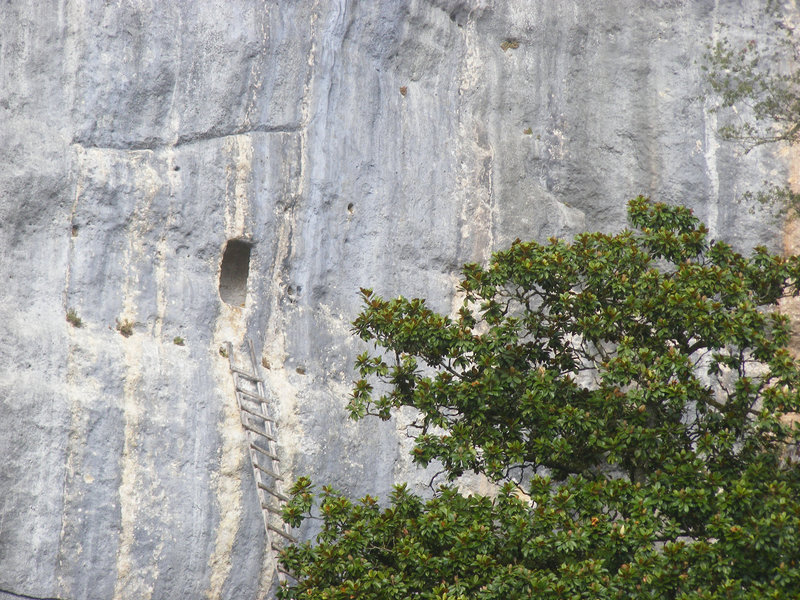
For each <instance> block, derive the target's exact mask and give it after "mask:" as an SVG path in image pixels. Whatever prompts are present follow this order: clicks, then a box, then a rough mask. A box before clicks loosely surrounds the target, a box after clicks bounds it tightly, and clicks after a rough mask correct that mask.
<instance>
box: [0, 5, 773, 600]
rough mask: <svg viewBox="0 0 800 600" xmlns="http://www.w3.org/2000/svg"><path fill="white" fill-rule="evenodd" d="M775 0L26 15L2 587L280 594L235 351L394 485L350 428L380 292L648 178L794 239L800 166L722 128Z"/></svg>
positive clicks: (3, 230) (378, 485)
mask: <svg viewBox="0 0 800 600" xmlns="http://www.w3.org/2000/svg"><path fill="white" fill-rule="evenodd" d="M718 4H719V6H718ZM755 4H756V3H750V2H725V3H717V2H714V1H712V0H708V1H694V0H692V1H689V0H662V1H658V2H653V1H644V0H641V1H638V2H631V1H629V0H616V1H611V2H596V3H590V2H583V1H579V0H571V1H568V0H563V1H559V2H552V1H549V0H525V1H517V2H501V1H500V0H408V1H386V2H358V1H356V0H326V1H323V2H319V1H313V2H312V1H311V0H297V1H295V2H281V1H278V0H270V1H267V0H264V1H255V0H202V1H198V2H178V1H166V2H153V1H146V0H133V1H130V2H123V3H109V2H102V1H100V0H75V1H71V2H64V1H60V2H53V3H40V2H24V1H22V0H11V1H10V2H4V3H2V4H0V248H2V254H0V282H2V284H1V286H0V293H2V299H3V302H2V303H1V304H0V323H2V325H1V326H0V365H2V366H0V456H2V457H3V459H2V461H0V590H3V591H2V592H0V597H9V598H13V597H16V596H14V594H18V595H24V597H42V598H45V597H47V598H49V597H57V598H62V599H67V598H70V599H78V598H119V599H128V598H130V599H146V598H155V599H158V598H186V599H189V598H191V599H194V598H202V597H206V598H212V599H213V598H237V599H245V598H260V597H264V596H265V595H267V594H268V589H269V586H270V581H271V576H272V565H271V563H270V561H269V560H268V557H267V555H266V553H265V544H264V533H263V531H262V522H261V517H260V514H259V511H258V504H257V499H256V495H255V490H254V486H253V482H252V477H251V474H250V471H249V465H248V463H247V456H246V453H245V447H244V438H243V435H242V432H241V430H240V427H239V422H238V415H237V412H236V410H235V406H234V398H233V394H232V383H231V379H230V374H229V372H228V369H227V360H226V359H224V358H223V357H221V356H220V354H219V351H218V350H219V348H220V346H221V345H222V344H223V343H224V342H227V341H231V342H233V343H234V346H236V347H237V348H241V347H242V346H241V345H242V343H243V341H244V340H245V339H246V338H250V339H252V340H253V341H254V342H255V344H256V348H257V351H258V352H260V353H261V356H262V357H263V358H264V360H265V362H266V363H268V364H269V366H270V368H269V369H268V370H265V371H264V373H265V375H266V377H267V383H268V387H269V388H270V393H271V395H272V396H273V397H274V411H275V414H276V415H277V416H278V418H279V423H280V425H279V427H280V435H281V442H282V446H283V450H284V456H285V464H286V465H287V466H288V469H289V471H290V473H292V474H294V475H297V474H301V473H311V474H312V475H313V477H314V478H315V479H316V480H318V481H327V482H331V483H333V484H334V485H336V486H338V487H340V488H342V489H345V490H348V491H349V492H351V493H353V494H364V493H367V492H371V493H377V494H381V495H383V494H385V493H386V491H387V490H388V489H389V487H390V485H391V484H392V483H393V482H394V481H396V480H400V479H405V478H411V479H415V478H416V474H415V473H414V471H413V469H412V468H411V466H410V462H409V460H408V457H407V455H406V453H405V451H404V449H403V448H402V442H401V440H402V436H400V435H399V434H398V433H397V430H396V425H395V424H394V423H391V422H390V423H373V422H363V423H359V424H352V423H349V422H347V420H346V413H345V410H344V404H345V401H346V395H347V393H348V391H349V382H350V380H351V377H352V375H351V368H352V361H353V357H354V356H355V353H356V352H358V351H360V349H361V346H360V344H359V343H358V342H357V341H356V340H354V339H353V338H352V336H351V335H350V331H349V322H350V321H351V320H352V318H353V317H354V316H355V314H356V313H357V311H358V308H359V307H358V303H357V290H358V288H359V286H369V287H373V288H375V290H376V291H377V292H378V293H380V294H382V295H395V294H399V293H402V294H404V295H423V296H426V297H428V298H429V299H430V301H431V304H432V305H433V306H434V307H435V308H437V309H440V310H445V311H446V310H449V309H450V307H451V294H452V291H453V285H454V283H455V282H456V281H457V275H458V267H459V266H460V265H461V264H462V263H464V262H467V261H483V260H485V259H486V258H488V256H489V254H490V252H491V251H492V250H496V249H500V248H502V247H503V246H505V245H507V244H508V243H509V242H511V241H512V240H513V239H514V238H516V237H522V238H536V239H544V238H546V237H547V236H551V235H560V236H569V235H572V234H574V233H575V232H577V231H580V230H583V229H602V230H609V231H611V230H617V229H619V228H621V227H622V226H623V225H624V207H625V202H626V200H627V199H629V198H630V197H632V196H635V195H637V194H640V193H643V194H648V195H651V196H652V197H654V198H657V199H660V200H665V201H669V202H681V203H685V204H688V205H690V206H692V207H694V208H695V209H696V211H697V213H698V214H699V215H700V216H701V217H703V218H704V219H705V220H706V221H707V222H708V224H709V225H710V227H711V230H712V232H713V235H714V236H716V237H721V238H725V239H727V240H730V241H731V242H733V243H734V244H735V245H736V246H738V247H740V248H743V249H746V248H748V247H750V246H752V245H754V244H756V243H766V244H767V245H770V246H771V247H773V248H778V247H780V243H781V239H780V227H779V223H777V222H776V221H775V220H774V219H772V218H771V217H770V216H769V215H768V214H767V213H765V212H763V211H756V212H754V213H751V212H750V210H749V208H750V207H749V206H748V205H747V204H742V203H738V202H737V199H739V198H741V195H742V193H743V192H744V191H745V190H746V189H748V188H751V189H752V188H755V187H757V186H758V185H759V183H760V182H761V180H762V179H763V178H764V177H765V176H767V175H769V174H770V173H772V175H775V174H777V176H778V177H781V176H782V173H783V172H784V171H785V169H786V164H785V162H786V159H784V158H782V157H780V156H776V155H774V152H773V151H772V150H771V149H767V150H764V151H761V152H760V153H753V154H751V155H748V157H747V160H744V159H741V158H740V157H738V156H737V155H736V154H735V149H734V148H731V147H728V146H725V145H720V144H719V143H718V141H717V139H716V137H715V131H716V121H715V116H714V115H713V114H712V113H711V112H710V110H709V109H710V108H711V106H712V103H711V102H710V101H708V100H704V99H702V97H701V95H702V85H701V84H702V74H701V72H700V70H699V66H698V64H697V61H698V59H699V58H700V56H701V54H702V51H703V48H704V44H705V43H707V42H708V41H709V40H711V39H712V37H713V36H714V35H715V31H717V29H716V25H717V24H718V23H720V22H728V23H731V24H733V31H734V33H735V34H736V35H742V36H752V37H758V36H760V35H765V34H766V33H765V32H768V31H769V30H768V29H763V23H762V22H761V21H762V19H761V15H760V14H759V12H758V8H757V7H756V6H755ZM723 5H724V6H723ZM230 239H241V240H245V241H247V242H249V243H250V244H251V256H250V265H249V279H248V284H247V286H248V287H247V290H246V292H247V294H246V301H245V304H244V306H229V305H228V304H226V303H224V302H222V300H221V298H220V295H219V269H220V261H221V257H222V252H223V249H224V247H225V244H226V242H227V241H228V240H230ZM70 309H73V310H74V311H75V312H76V314H77V315H78V316H79V317H80V319H81V320H82V326H81V327H75V326H72V325H71V324H69V323H68V322H67V321H66V318H65V316H66V314H67V312H68V310H70ZM126 322H128V323H131V324H133V332H132V335H130V336H129V337H125V336H123V335H121V334H120V333H119V332H118V331H117V326H118V324H125V323H126ZM176 337H181V338H183V339H184V340H185V345H183V346H180V345H177V344H175V343H174V340H175V338H176ZM415 480H416V479H415ZM419 485H423V484H422V483H420V484H419Z"/></svg>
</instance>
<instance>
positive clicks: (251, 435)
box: [227, 340, 297, 583]
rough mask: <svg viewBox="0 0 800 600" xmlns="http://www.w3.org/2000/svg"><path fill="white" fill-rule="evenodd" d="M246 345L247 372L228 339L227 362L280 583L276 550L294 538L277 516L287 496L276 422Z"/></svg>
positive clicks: (283, 574) (283, 577) (283, 576)
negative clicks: (239, 365)
mask: <svg viewBox="0 0 800 600" xmlns="http://www.w3.org/2000/svg"><path fill="white" fill-rule="evenodd" d="M247 347H248V350H249V354H250V364H251V371H250V372H248V371H246V370H244V369H241V368H239V367H237V366H236V363H235V361H234V356H233V346H232V344H231V343H230V342H228V343H227V349H228V363H229V364H230V369H231V375H233V385H234V389H235V390H236V403H237V405H238V406H239V414H240V416H241V420H242V427H244V430H245V434H246V435H247V441H248V447H249V450H250V464H251V465H252V467H253V478H254V479H255V483H256V490H257V492H258V500H259V502H260V504H261V512H262V513H263V515H264V528H265V530H266V533H267V547H268V552H269V553H270V555H271V556H272V560H273V562H274V564H275V571H276V572H277V574H278V581H279V582H280V583H283V582H285V581H286V580H287V574H286V572H285V571H284V570H283V569H282V568H281V566H280V563H279V562H278V553H279V552H280V551H281V550H282V549H283V547H284V545H285V544H286V543H287V542H290V543H294V542H296V541H297V540H296V538H295V537H294V536H293V535H292V532H291V529H290V528H289V525H287V524H286V523H284V522H283V521H282V519H281V509H282V508H283V505H284V504H285V503H286V502H288V501H289V498H288V497H287V496H286V495H285V494H284V493H283V489H282V487H283V477H282V476H281V468H280V458H279V457H278V443H277V442H278V439H277V435H276V424H275V420H274V419H272V418H271V417H270V416H269V411H268V408H267V397H266V393H265V389H264V380H263V379H262V378H261V377H260V376H259V369H258V362H257V361H256V353H255V350H254V349H253V342H252V341H250V340H247Z"/></svg>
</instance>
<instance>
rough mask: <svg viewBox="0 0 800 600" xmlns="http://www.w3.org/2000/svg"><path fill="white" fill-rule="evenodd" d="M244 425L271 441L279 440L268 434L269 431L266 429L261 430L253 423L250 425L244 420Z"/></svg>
mask: <svg viewBox="0 0 800 600" xmlns="http://www.w3.org/2000/svg"><path fill="white" fill-rule="evenodd" d="M242 427H244V428H245V429H246V430H247V431H251V432H253V433H255V434H256V435H260V436H261V437H263V438H267V439H268V440H269V441H270V442H277V441H278V440H276V439H275V438H274V437H272V436H271V435H270V434H268V433H266V432H264V431H260V430H258V429H256V428H254V427H253V426H252V425H249V424H248V423H245V422H244V421H242Z"/></svg>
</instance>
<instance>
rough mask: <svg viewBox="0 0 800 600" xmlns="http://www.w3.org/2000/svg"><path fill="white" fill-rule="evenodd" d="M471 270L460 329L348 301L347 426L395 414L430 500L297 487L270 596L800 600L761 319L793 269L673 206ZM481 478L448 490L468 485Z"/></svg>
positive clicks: (767, 326)
mask: <svg viewBox="0 0 800 600" xmlns="http://www.w3.org/2000/svg"><path fill="white" fill-rule="evenodd" d="M628 214H629V220H630V222H631V224H632V226H633V228H634V229H633V230H625V231H623V232H622V233H619V234H617V235H613V236H612V235H605V234H602V233H591V234H583V235H580V236H577V237H576V239H575V241H574V242H572V243H568V242H564V241H560V240H555V239H553V240H550V242H549V243H548V244H544V245H542V244H538V243H536V242H526V243H523V242H520V241H516V242H515V243H514V244H512V246H511V247H510V248H509V249H508V250H506V251H504V252H499V253H497V254H495V255H494V256H493V258H492V260H491V262H490V264H489V265H488V267H485V268H484V267H481V266H479V265H477V264H468V265H466V266H465V267H464V270H463V276H464V279H463V281H462V283H461V286H460V291H461V292H462V293H463V294H464V295H465V300H464V304H463V306H462V307H461V309H460V311H459V313H458V316H456V317H453V318H451V317H448V316H445V315H440V314H437V313H435V312H433V311H431V310H430V309H429V308H428V307H427V306H426V304H425V301H424V300H420V299H406V298H402V297H400V298H396V299H393V300H384V299H382V298H380V297H378V296H376V295H375V294H373V292H372V291H370V290H362V296H363V302H364V307H363V310H362V312H361V314H360V315H359V316H358V318H357V319H356V320H355V322H354V329H355V332H356V333H357V334H358V335H359V336H360V337H361V338H362V339H363V340H366V341H367V342H371V343H372V344H373V345H374V348H375V350H374V351H373V352H367V353H364V354H363V355H361V356H359V358H358V360H357V369H358V371H359V373H360V377H361V378H360V379H359V380H358V381H357V382H356V384H355V387H354V390H353V394H352V398H351V400H350V404H349V408H350V412H351V414H352V416H353V418H355V419H360V418H362V417H364V416H366V415H376V416H377V417H379V418H381V419H388V418H390V417H391V415H392V413H393V411H395V410H396V409H399V408H401V407H412V408H413V409H415V410H416V413H417V415H418V418H417V419H416V421H415V422H414V424H413V427H414V428H415V429H414V431H415V432H416V433H415V442H414V448H413V458H414V460H415V461H416V462H417V463H419V464H420V465H429V464H440V465H441V467H442V469H443V474H444V476H446V477H447V478H448V479H449V480H450V481H451V482H450V483H449V484H447V485H443V486H441V487H439V488H438V490H437V491H436V493H434V494H433V497H432V498H428V499H425V498H421V497H418V496H416V495H414V494H412V493H410V492H409V490H408V488H407V487H405V486H403V485H401V486H398V487H396V488H395V490H394V492H393V494H392V495H391V497H390V498H389V500H388V503H387V504H386V505H385V506H381V505H380V504H379V502H378V500H377V499H375V498H371V497H365V498H362V499H360V500H358V501H354V500H350V499H348V498H347V497H345V496H344V495H342V494H340V493H338V492H336V491H334V490H332V489H330V488H323V489H322V492H321V494H319V495H316V493H315V492H314V488H313V485H312V483H311V482H310V481H309V480H308V479H306V478H301V479H300V480H298V481H297V483H296V484H295V485H294V487H293V490H292V500H291V502H290V503H289V504H288V506H287V507H286V509H285V510H284V518H285V519H286V520H287V521H288V522H290V523H292V524H293V525H299V524H300V523H301V522H302V521H303V520H304V519H307V518H312V517H313V518H318V519H320V531H319V534H318V536H317V538H316V540H315V542H314V543H310V542H304V543H300V544H297V545H295V546H291V547H289V548H288V549H287V550H285V551H284V553H283V555H282V561H283V564H284V566H285V567H286V568H287V569H288V570H289V571H290V572H291V574H292V575H293V576H294V578H295V579H296V582H295V583H294V584H293V585H292V586H291V587H285V588H283V589H282V590H281V592H280V595H281V597H282V598H309V599H323V598H324V599H330V600H333V599H350V598H376V599H378V598H380V599H390V598H391V599H395V598H396V599H405V598H425V599H428V598H429V599H441V600H444V599H446V598H481V599H489V598H497V599H501V598H502V599H504V600H505V599H513V598H548V599H549V598H570V599H573V598H575V599H577V598H586V599H605V598H609V599H611V598H658V599H662V598H675V599H678V598H682V599H688V598H704V599H712V598H713V599H716V598H720V599H722V598H725V599H729V598H752V599H756V598H758V599H762V598H797V597H798V590H800V468H798V467H797V465H796V464H795V463H794V462H792V460H791V458H790V457H789V456H788V455H789V454H791V452H790V450H791V449H792V448H793V447H794V444H796V443H797V442H798V441H800V435H798V431H797V429H796V428H793V427H792V426H791V425H790V423H789V422H788V421H789V420H790V419H787V418H786V417H787V415H790V414H791V413H793V412H795V411H800V397H799V396H798V389H800V388H798V383H800V369H798V365H797V364H796V363H795V362H794V360H793V359H792V357H791V356H790V353H789V351H788V349H787V343H788V339H789V331H788V325H787V319H786V317H785V316H783V315H781V314H780V313H778V312H777V311H776V302H777V301H778V300H779V299H780V298H781V297H782V296H784V295H789V294H791V295H795V294H797V293H798V292H797V282H798V278H800V259H798V258H797V257H790V258H781V257H778V256H772V255H770V254H769V253H768V252H767V251H766V250H765V249H764V248H757V249H756V250H755V251H754V252H753V254H752V255H751V256H750V257H749V258H745V257H743V256H741V255H740V254H737V253H736V252H734V251H733V250H732V249H731V248H730V247H729V246H727V245H726V244H724V243H723V242H719V241H717V242H713V243H711V242H709V241H708V239H707V237H706V229H705V227H704V226H703V225H702V224H700V223H699V222H698V220H697V219H696V218H695V217H693V216H692V214H691V212H690V211H689V210H687V209H685V208H681V207H669V206H666V205H663V204H657V203H652V202H650V201H649V200H647V199H645V198H642V197H639V198H637V199H636V200H633V201H631V202H630V203H629V207H628ZM470 471H472V472H476V473H481V474H483V475H485V476H486V477H488V478H489V479H491V480H492V481H495V482H497V484H498V491H497V493H496V495H494V496H492V497H486V496H481V495H477V494H471V495H470V494H465V493H462V492H461V491H460V490H459V489H458V487H457V485H456V484H455V483H453V480H455V479H456V478H458V477H459V476H460V475H461V474H463V473H466V472H470Z"/></svg>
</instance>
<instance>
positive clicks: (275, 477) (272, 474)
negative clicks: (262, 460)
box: [253, 463, 283, 481]
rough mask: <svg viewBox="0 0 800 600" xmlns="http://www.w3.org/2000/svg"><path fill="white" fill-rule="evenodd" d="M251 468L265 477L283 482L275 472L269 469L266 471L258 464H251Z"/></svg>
mask: <svg viewBox="0 0 800 600" xmlns="http://www.w3.org/2000/svg"><path fill="white" fill-rule="evenodd" d="M253 468H255V469H258V470H259V471H261V472H262V473H266V474H267V475H269V476H270V477H272V478H273V479H277V480H278V481H283V477H281V476H280V475H279V474H278V473H276V472H275V471H270V470H269V469H267V468H266V467H263V466H261V465H260V464H258V463H253Z"/></svg>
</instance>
